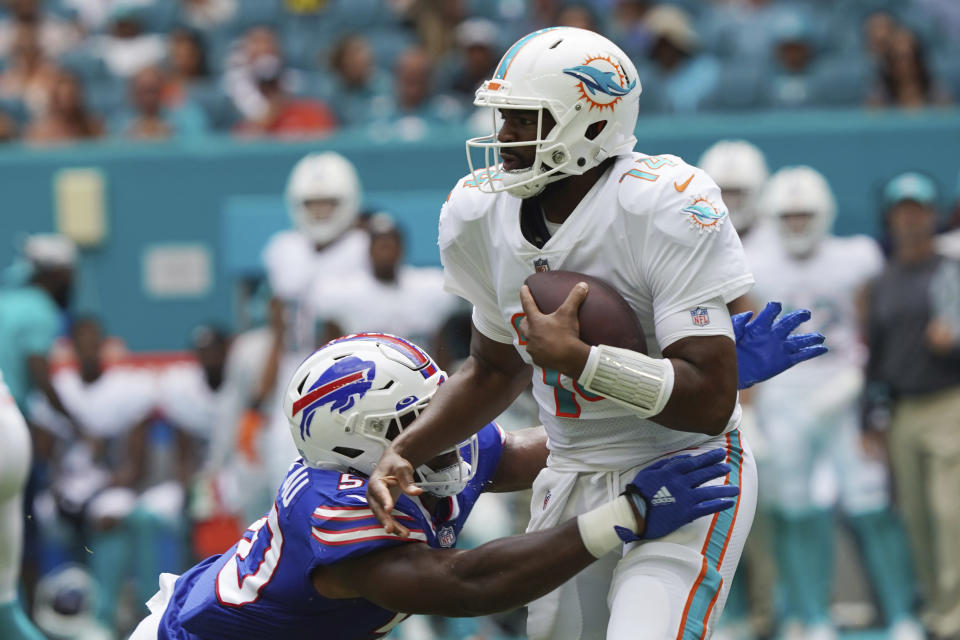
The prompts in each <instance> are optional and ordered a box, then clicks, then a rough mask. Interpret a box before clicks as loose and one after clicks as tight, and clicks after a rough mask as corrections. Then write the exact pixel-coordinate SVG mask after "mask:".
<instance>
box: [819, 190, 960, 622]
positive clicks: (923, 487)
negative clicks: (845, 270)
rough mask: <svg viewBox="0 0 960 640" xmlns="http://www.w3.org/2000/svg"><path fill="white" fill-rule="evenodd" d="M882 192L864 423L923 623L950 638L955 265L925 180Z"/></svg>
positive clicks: (957, 434)
mask: <svg viewBox="0 0 960 640" xmlns="http://www.w3.org/2000/svg"><path fill="white" fill-rule="evenodd" d="M882 195H883V201H882V207H883V221H884V225H885V230H886V236H887V239H888V241H889V244H890V258H889V260H888V262H887V264H886V265H885V267H884V268H883V271H882V273H881V274H880V275H879V276H878V277H877V278H875V279H874V280H873V281H872V282H871V283H870V286H869V289H868V291H867V294H866V313H865V317H866V320H865V323H866V327H867V336H868V344H869V347H870V360H869V363H868V366H867V381H868V383H869V385H870V391H871V397H870V398H869V400H870V401H871V403H872V408H870V407H868V411H867V417H868V421H867V425H866V426H867V427H868V428H869V429H871V431H873V432H874V434H875V436H876V438H875V439H876V440H879V441H881V442H882V441H884V440H885V441H886V444H887V447H886V449H887V452H888V454H889V456H890V461H891V464H892V467H893V479H894V482H895V484H896V490H897V500H898V503H899V506H900V509H901V511H902V512H903V515H904V520H905V521H906V525H907V530H908V532H909V534H910V547H911V550H912V553H913V562H914V566H915V568H916V571H917V574H918V576H919V578H920V584H921V586H922V588H923V598H924V609H923V612H924V613H923V622H924V624H925V626H926V627H927V628H928V629H929V630H930V631H931V632H932V633H933V634H934V635H935V636H936V637H942V638H955V637H957V636H960V551H958V547H957V540H960V510H958V509H957V487H958V486H960V263H958V262H956V261H955V260H952V259H950V258H947V257H944V256H941V255H938V254H937V253H936V251H935V236H934V234H935V232H936V230H937V222H938V214H937V208H936V207H937V188H936V184H935V183H934V182H933V181H932V180H931V179H930V178H929V177H927V176H925V175H923V174H921V173H917V172H907V173H903V174H900V175H898V176H896V177H895V178H893V179H891V180H890V181H889V182H888V183H887V184H886V185H885V187H884V189H883V194H882ZM834 277H836V274H834ZM884 405H886V407H887V409H886V410H884ZM884 417H886V418H888V419H883V418H884Z"/></svg>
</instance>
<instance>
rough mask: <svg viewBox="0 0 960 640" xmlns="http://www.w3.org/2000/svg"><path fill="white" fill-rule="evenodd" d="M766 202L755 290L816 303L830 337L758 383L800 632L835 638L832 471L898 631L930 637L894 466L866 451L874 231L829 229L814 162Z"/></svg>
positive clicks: (780, 551) (876, 258) (765, 473)
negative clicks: (891, 475) (918, 610)
mask: <svg viewBox="0 0 960 640" xmlns="http://www.w3.org/2000/svg"><path fill="white" fill-rule="evenodd" d="M764 204H765V208H766V214H767V215H768V216H769V219H770V223H771V224H772V226H773V228H774V229H775V232H776V237H775V241H774V242H771V243H767V244H765V245H764V246H762V247H760V246H757V247H755V250H754V251H753V252H752V253H751V255H750V261H751V268H752V269H753V273H754V276H755V277H756V279H757V284H756V287H755V288H754V291H753V292H752V295H755V296H757V297H759V298H761V299H776V300H782V301H783V304H784V306H785V307H786V308H788V309H794V308H801V307H804V308H809V309H811V310H812V311H813V318H814V320H813V322H814V323H815V328H816V329H817V330H818V331H820V332H822V333H824V334H825V335H828V336H829V337H830V352H829V353H827V354H826V355H825V356H823V357H821V358H817V359H815V361H813V362H811V363H810V364H809V365H807V366H804V367H798V368H794V369H793V370H791V371H787V372H785V373H783V374H782V375H780V376H777V377H776V378H774V379H772V380H769V381H768V382H766V383H765V384H763V385H760V386H758V387H757V389H756V390H755V391H754V400H755V407H756V411H757V419H758V421H759V424H760V427H761V429H762V430H763V433H764V435H765V437H766V440H767V443H768V446H769V455H768V457H767V460H766V462H767V466H766V468H765V469H764V468H763V467H761V469H760V474H761V482H762V483H763V484H764V486H765V487H766V488H768V489H769V491H770V498H771V499H772V501H773V502H772V508H773V509H774V511H775V514H776V522H777V532H776V536H775V540H776V549H777V558H778V561H779V567H778V568H779V574H780V577H781V580H782V583H783V585H784V587H785V590H786V596H787V597H786V602H787V609H788V610H787V612H786V614H787V617H788V619H790V620H792V621H793V622H794V624H795V623H796V622H797V621H799V622H801V623H802V625H803V628H804V632H803V635H802V636H800V637H806V638H817V639H820V638H833V637H836V631H835V630H834V628H833V623H832V621H831V617H830V609H829V606H830V597H831V584H832V575H833V563H832V562H831V557H832V550H833V545H834V540H833V532H834V525H833V518H832V514H831V509H832V506H833V505H832V500H831V499H830V498H825V497H824V492H823V491H822V490H820V488H819V487H818V486H817V485H818V484H821V483H822V478H823V473H822V472H823V471H824V469H822V468H821V467H826V468H827V469H828V473H829V474H830V476H831V477H832V478H834V479H835V483H836V485H837V486H838V488H839V506H840V508H841V509H842V511H843V512H844V514H845V515H846V517H847V519H848V521H849V523H850V525H851V527H852V529H853V531H854V533H855V534H856V536H857V541H858V543H859V548H860V549H861V550H862V556H863V563H864V566H865V567H866V569H867V570H868V572H869V573H870V576H871V579H872V580H871V583H872V584H873V585H874V586H875V588H876V592H877V599H878V601H879V604H880V606H881V610H882V614H883V617H884V619H885V621H886V623H887V625H888V626H889V627H890V629H891V637H893V638H897V639H900V638H902V639H904V640H906V639H920V638H923V632H922V630H921V628H920V626H919V624H918V623H917V622H916V620H914V618H913V617H912V612H911V605H912V590H911V588H910V585H911V581H910V575H909V573H908V572H906V571H905V570H904V567H905V563H904V559H905V558H904V556H903V555H902V554H898V549H899V548H900V547H902V545H903V540H902V535H901V533H900V528H899V523H898V519H897V517H896V516H895V514H894V512H893V511H892V509H891V505H890V498H889V491H888V487H887V484H888V483H887V473H886V467H885V464H884V463H883V461H881V460H879V459H877V458H875V457H872V456H870V455H868V454H867V452H866V451H864V449H863V447H862V445H861V442H860V437H859V435H860V431H859V428H858V420H859V406H860V405H859V402H860V395H861V393H862V391H863V382H864V381H863V373H862V367H863V364H864V362H865V358H866V354H865V353H864V348H863V343H862V341H861V337H860V330H859V324H858V316H857V309H856V305H855V300H856V297H857V295H858V294H859V292H860V291H861V290H862V289H863V287H864V286H865V285H866V283H867V282H868V281H869V280H870V279H871V278H873V277H874V276H876V274H877V273H878V272H879V270H880V269H881V268H882V264H883V257H882V254H881V253H880V250H879V248H878V246H877V245H876V243H875V242H874V241H873V240H872V239H871V238H868V237H866V236H852V237H847V238H839V237H836V236H833V235H832V234H831V233H830V230H831V228H832V226H833V221H834V218H835V217H836V202H835V200H834V197H833V193H832V192H831V190H830V187H829V185H828V184H827V182H826V179H825V178H824V177H823V176H822V175H821V174H820V173H818V172H817V171H815V170H814V169H811V168H810V167H806V166H798V167H787V168H784V169H781V170H780V171H778V172H777V173H776V174H774V176H773V177H772V178H771V179H770V183H769V184H768V186H767V192H766V195H765V199H764Z"/></svg>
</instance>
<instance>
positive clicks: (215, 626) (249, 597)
mask: <svg viewBox="0 0 960 640" xmlns="http://www.w3.org/2000/svg"><path fill="white" fill-rule="evenodd" d="M477 437H478V439H479V442H478V444H479V447H478V454H477V457H478V462H479V464H478V466H477V471H476V474H475V475H474V477H473V478H472V479H471V480H470V483H469V484H468V485H467V487H466V488H465V489H464V490H463V491H462V492H461V493H460V494H459V495H457V496H456V497H454V498H449V499H442V500H440V501H439V503H438V505H437V507H436V509H435V510H434V513H430V512H428V511H427V509H425V508H424V507H423V505H422V504H421V502H420V500H419V499H417V498H410V497H409V496H406V495H401V496H400V499H399V500H398V501H397V506H396V507H395V510H394V512H393V513H394V516H395V517H396V518H397V519H398V520H400V521H401V522H403V524H404V525H405V526H406V527H407V528H408V529H410V537H409V538H407V539H406V540H403V539H401V538H399V537H397V536H394V535H388V534H387V533H386V531H384V529H383V527H381V526H380V523H379V522H377V519H376V518H375V517H374V515H373V512H372V511H371V510H370V508H369V507H368V506H367V502H366V497H365V493H366V485H367V479H366V478H365V477H363V476H357V475H353V474H349V473H340V472H339V471H331V470H322V469H314V468H311V467H308V466H306V465H305V464H304V463H303V461H302V460H298V461H297V462H295V463H294V464H293V465H292V466H291V467H290V471H288V472H287V476H286V478H285V479H284V482H283V484H282V485H281V487H280V489H279V490H278V491H277V496H276V499H275V501H274V506H273V508H272V509H271V510H270V511H269V512H268V513H267V515H265V516H264V517H263V518H260V519H259V520H257V521H256V522H254V523H253V524H252V525H250V528H249V529H247V531H246V532H245V533H244V534H243V537H242V538H241V539H240V541H239V542H237V544H236V545H234V546H233V547H232V548H231V549H230V550H229V551H227V552H226V553H224V554H222V555H219V556H211V557H209V558H207V559H206V560H204V561H202V562H200V563H199V564H197V565H196V566H194V567H193V568H191V569H189V570H188V571H187V572H185V573H184V574H183V575H181V576H180V577H179V578H178V579H177V582H176V585H175V588H174V592H173V595H172V596H171V598H170V602H169V603H168V605H167V609H166V611H165V613H164V614H163V618H162V620H161V623H160V630H159V637H160V638H161V639H167V638H169V639H171V640H193V639H200V638H204V639H211V640H212V639H219V638H224V639H226V638H232V639H236V638H256V639H257V640H262V639H263V638H284V640H296V639H299V638H303V639H304V640H306V639H308V638H309V639H311V640H312V639H315V638H324V639H325V640H338V639H343V640H347V639H351V640H353V639H359V638H380V637H383V636H384V635H386V634H387V633H389V632H390V630H391V629H392V628H393V627H395V626H396V625H397V624H399V623H400V622H401V621H403V619H404V618H406V617H407V616H406V614H403V613H397V612H394V611H388V610H387V609H384V608H382V607H379V606H377V605H375V604H374V603H372V602H370V601H368V600H364V599H362V598H353V599H336V600H332V599H327V598H324V597H322V596H321V595H320V594H318V593H317V592H316V590H314V588H313V584H312V582H311V578H310V577H311V573H312V572H313V570H314V569H315V568H317V567H318V566H321V565H329V564H333V563H336V562H340V561H342V560H345V559H347V558H351V557H356V556H361V555H363V554H366V553H370V552H371V551H375V550H377V549H383V548H385V547H390V546H394V545H398V544H416V543H426V544H428V545H430V546H431V547H438V548H441V547H444V548H445V547H452V546H454V545H455V544H456V541H457V536H458V535H459V534H460V530H461V529H462V527H463V524H464V522H465V521H466V519H467V516H468V515H469V514H470V511H471V510H472V509H473V505H474V504H475V503H476V501H477V498H478V497H479V496H480V493H481V492H482V491H483V487H484V486H485V485H486V484H487V483H488V482H489V481H490V479H491V478H492V476H493V473H494V471H495V470H496V468H497V464H498V462H499V460H500V454H501V452H502V448H503V439H504V436H503V432H502V431H501V430H500V427H498V426H497V425H495V424H493V423H491V424H488V425H487V426H485V427H484V428H483V429H482V430H481V431H480V432H479V433H478V434H477ZM463 455H464V458H465V459H467V460H468V461H469V455H470V453H469V450H468V448H466V447H465V448H464V454H463ZM471 462H472V461H471Z"/></svg>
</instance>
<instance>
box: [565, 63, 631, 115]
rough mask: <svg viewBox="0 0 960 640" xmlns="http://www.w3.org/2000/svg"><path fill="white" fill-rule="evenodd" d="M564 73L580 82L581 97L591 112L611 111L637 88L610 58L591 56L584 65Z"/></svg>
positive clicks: (566, 70) (571, 68) (578, 86)
mask: <svg viewBox="0 0 960 640" xmlns="http://www.w3.org/2000/svg"><path fill="white" fill-rule="evenodd" d="M563 72H564V73H565V74H567V75H568V76H572V77H574V78H576V79H577V80H579V81H580V82H579V83H578V84H577V89H578V90H579V91H580V97H581V98H583V99H584V100H586V101H587V102H588V103H589V104H590V110H591V111H593V110H594V109H600V110H601V111H602V110H603V109H610V110H611V111H612V110H613V107H614V106H615V105H616V104H617V103H618V102H620V101H621V100H623V96H625V95H627V94H628V93H630V92H631V91H632V90H633V88H634V87H636V86H637V79H636V78H633V79H632V80H631V79H630V78H628V77H627V76H626V74H625V73H624V72H623V68H622V67H621V66H620V65H619V64H617V63H616V62H614V61H613V59H612V58H610V56H591V57H589V58H587V59H586V61H584V63H583V64H581V65H577V66H576V67H570V68H569V69H564V70H563Z"/></svg>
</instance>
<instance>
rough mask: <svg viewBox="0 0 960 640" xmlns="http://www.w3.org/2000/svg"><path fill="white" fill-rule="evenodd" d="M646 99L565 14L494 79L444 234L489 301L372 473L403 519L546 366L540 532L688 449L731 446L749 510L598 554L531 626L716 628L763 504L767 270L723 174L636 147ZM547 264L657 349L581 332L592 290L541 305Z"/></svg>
mask: <svg viewBox="0 0 960 640" xmlns="http://www.w3.org/2000/svg"><path fill="white" fill-rule="evenodd" d="M639 94H640V81H639V79H638V77H637V71H636V69H635V68H634V65H633V64H632V62H631V61H630V60H629V58H628V57H627V56H626V55H625V54H624V53H623V52H622V51H621V50H620V49H619V48H618V47H617V46H616V45H614V44H613V43H612V42H610V41H609V40H607V39H606V38H604V37H602V36H600V35H598V34H596V33H593V32H589V31H584V30H580V29H575V28H566V27H558V28H548V29H543V30H540V31H536V32H533V33H531V34H529V35H527V36H525V37H523V38H521V39H520V40H519V41H517V42H516V43H515V44H514V45H513V46H512V47H511V48H510V49H509V50H508V51H507V52H506V53H505V54H504V56H503V58H502V59H501V61H500V63H499V65H498V67H497V69H496V71H495V72H494V75H493V77H492V78H491V79H490V80H488V81H486V82H484V84H483V86H482V87H481V88H480V89H478V90H477V94H476V101H475V104H476V105H477V106H480V107H488V108H490V110H491V112H492V117H493V118H494V120H493V130H492V133H491V134H490V135H489V136H486V137H482V138H475V139H472V140H469V141H468V142H467V157H468V163H469V165H470V168H471V173H470V174H468V175H467V176H466V177H464V178H462V179H461V180H460V181H459V182H458V183H457V184H456V186H454V188H453V190H452V191H451V193H450V195H449V197H448V198H447V201H446V203H445V204H444V206H443V208H442V210H441V214H440V231H439V245H440V252H441V258H442V261H443V266H444V275H445V285H446V287H447V289H448V290H450V291H452V292H453V293H456V294H458V295H460V296H461V297H463V298H465V299H467V300H468V301H470V302H471V303H472V304H473V337H472V344H471V356H470V357H469V359H468V360H467V361H466V363H465V364H464V366H463V367H462V368H461V369H460V371H459V372H458V373H457V374H456V375H454V376H453V377H452V378H451V379H450V380H449V381H448V383H447V384H445V385H444V387H443V388H442V389H441V391H440V392H439V393H438V394H437V397H436V398H435V400H434V401H433V403H432V404H431V409H430V411H429V412H427V413H426V414H425V415H424V416H423V417H421V418H420V419H418V421H417V422H415V423H414V424H413V425H412V426H411V427H410V428H409V429H407V430H405V431H404V433H403V434H401V435H400V436H399V437H398V438H396V439H395V440H394V441H393V442H392V444H391V446H390V447H389V448H388V449H387V451H386V452H385V454H384V457H383V458H382V459H381V461H380V463H378V466H377V468H376V469H375V471H374V473H373V474H372V476H371V480H370V483H369V490H368V496H367V497H368V500H369V503H370V506H371V508H372V509H373V510H374V512H375V513H376V514H377V515H378V517H379V519H380V521H381V522H382V523H384V526H385V529H386V530H387V531H390V532H400V533H403V532H404V531H405V530H406V529H407V527H406V526H405V525H404V524H403V523H401V522H399V521H398V520H397V519H396V518H395V517H393V516H391V515H390V510H391V509H392V508H393V505H394V500H395V498H396V496H397V495H398V494H399V492H400V491H401V490H402V491H405V492H407V493H416V492H417V491H419V489H418V488H417V487H416V485H415V484H414V479H415V478H414V469H415V468H416V466H417V465H419V464H422V463H423V462H424V461H425V460H427V459H429V458H430V457H432V456H433V455H435V454H436V452H437V451H438V450H440V449H442V448H444V447H449V446H451V445H454V444H456V443H457V442H460V441H462V440H463V439H464V438H465V437H467V436H468V435H469V434H471V433H473V432H475V431H477V430H478V429H480V428H481V427H482V426H483V425H484V424H486V423H487V422H488V421H489V420H490V419H492V418H493V417H495V416H496V415H498V414H499V413H500V412H501V411H503V410H504V409H505V408H506V407H507V406H508V405H509V404H510V403H511V402H512V400H513V399H514V398H515V397H516V395H517V394H518V393H519V392H520V390H522V389H523V388H524V387H525V386H526V384H528V383H529V381H530V380H531V378H532V381H533V390H534V396H535V398H536V399H537V402H538V404H539V412H540V419H541V422H542V423H543V425H544V427H545V429H546V434H547V443H548V447H549V450H550V455H549V458H548V461H547V467H546V468H545V469H544V470H543V471H542V472H541V473H540V474H539V476H538V477H537V479H536V481H535V482H534V485H533V497H532V500H531V520H530V524H529V527H528V531H529V532H534V531H541V530H544V529H547V528H549V527H553V526H555V525H556V524H557V523H559V522H562V521H564V520H566V519H568V518H570V517H574V516H577V515H579V514H582V513H584V512H587V511H589V510H592V509H595V508H597V507H598V506H600V505H602V504H605V503H606V502H607V501H609V500H610V499H612V498H614V497H616V496H617V495H619V493H620V492H621V491H622V490H623V486H624V485H625V483H627V482H629V479H630V478H632V477H633V476H634V475H635V474H636V473H637V472H638V471H639V470H641V469H643V468H645V467H648V466H649V465H653V464H656V463H657V462H658V461H659V460H662V459H663V458H664V457H665V456H667V455H669V454H671V453H673V452H677V451H680V450H685V451H691V452H701V451H710V450H722V451H723V452H725V454H726V457H727V460H728V461H729V463H730V466H731V471H730V473H729V474H728V475H727V476H726V478H725V479H724V482H725V483H727V484H730V485H734V486H736V487H738V488H739V490H740V492H739V496H738V498H737V500H736V505H735V507H734V508H733V509H730V510H729V511H725V512H723V513H721V514H720V515H718V516H716V517H713V518H703V519H701V520H695V521H693V522H691V523H690V524H688V525H686V526H685V527H682V528H680V529H678V530H677V531H676V532H674V533H673V534H671V535H669V536H666V537H664V538H662V539H659V540H656V541H650V542H645V541H637V542H634V543H631V544H628V545H627V546H626V547H625V548H624V549H623V550H620V549H617V550H615V552H605V553H603V554H602V555H600V556H598V561H597V562H595V563H594V564H592V565H590V567H588V568H587V569H586V570H585V571H583V572H581V573H579V574H578V575H577V576H575V577H574V578H572V579H571V580H569V581H568V582H566V583H565V584H564V585H563V586H562V587H560V588H559V589H557V590H555V591H553V592H551V593H549V594H547V595H545V596H544V597H542V598H539V599H538V600H536V601H534V602H532V603H531V604H530V605H529V615H528V624H527V632H528V636H529V637H530V638H532V639H540V638H552V639H567V638H569V639H571V640H572V639H575V638H577V639H587V638H604V637H606V638H618V639H619V638H627V637H629V638H633V639H635V638H657V639H663V638H668V637H669V638H698V637H708V636H709V635H710V630H711V628H712V624H713V622H714V621H715V620H716V619H717V618H718V617H719V615H720V612H721V611H722V609H723V606H724V602H725V599H726V595H727V592H728V590H729V587H730V582H731V580H732V578H733V574H734V570H735V569H736V566H737V562H738V561H739V558H740V554H741V550H742V546H743V541H744V539H745V537H746V535H747V532H748V531H749V529H750V523H751V520H752V517H753V512H754V507H755V503H756V495H757V484H756V468H755V464H754V460H753V457H752V455H751V453H750V448H749V446H748V445H747V443H746V442H745V440H744V439H743V437H742V436H741V434H740V433H739V431H738V430H737V426H738V424H739V420H740V408H739V406H738V403H737V388H738V362H737V350H736V346H735V332H734V326H733V323H732V322H731V318H730V316H729V314H728V311H727V306H726V305H727V303H728V302H730V301H731V300H733V299H735V298H737V297H738V296H741V295H743V294H744V293H746V292H747V291H748V290H749V289H750V287H751V286H752V284H753V277H752V276H751V274H750V272H749V270H748V269H747V266H746V260H745V258H744V254H743V249H742V247H741V244H740V241H739V239H738V237H737V234H736V232H735V231H734V229H733V227H732V225H731V224H730V223H729V220H728V219H727V218H728V215H727V210H726V208H725V206H724V204H723V202H722V200H721V197H720V190H719V189H718V187H717V186H716V184H715V183H714V182H713V181H712V180H711V179H710V178H709V176H707V174H706V173H704V172H703V171H702V170H700V169H697V168H695V167H693V166H690V165H688V164H686V163H685V162H684V161H683V160H682V159H680V158H679V157H676V156H672V155H659V156H650V155H645V154H642V153H637V152H634V151H633V147H634V145H635V144H636V138H635V137H634V133H633V132H634V128H635V126H636V124H637V115H638V97H639ZM496 118H500V120H499V121H498V120H496ZM545 269H563V270H568V271H576V272H581V273H588V274H590V275H592V276H595V277H599V278H601V279H603V280H605V281H606V282H608V283H610V284H611V285H613V286H614V287H615V288H616V289H617V290H618V291H619V292H620V294H621V295H622V296H623V297H624V298H625V299H626V301H627V302H628V303H629V304H630V306H631V307H632V308H633V310H634V311H635V313H636V314H637V317H638V318H639V320H640V323H641V325H642V327H643V329H644V332H645V334H646V336H647V342H648V344H647V354H642V353H638V352H634V351H629V350H624V349H618V348H614V347H610V346H606V345H600V346H595V347H590V346H588V345H587V344H585V343H584V342H582V341H581V340H580V339H579V337H578V324H577V308H578V306H579V304H580V303H581V302H582V300H583V299H584V297H585V296H586V287H585V285H582V284H581V285H578V286H577V287H575V288H574V289H573V291H571V293H570V295H569V297H568V298H567V301H566V302H565V303H564V304H563V305H561V307H560V308H559V309H558V310H557V311H556V312H555V313H553V314H550V315H544V314H542V313H540V312H539V310H538V309H537V307H536V305H535V303H534V302H533V299H532V297H531V296H530V293H529V291H528V290H527V289H526V288H525V287H524V286H523V283H524V280H525V279H526V278H527V277H528V276H529V275H531V274H532V273H534V272H535V271H537V270H545ZM761 315H762V314H761ZM806 355H815V354H814V353H812V352H810V353H807V354H806ZM670 499H671V496H670V495H666V494H661V495H658V496H656V497H655V498H654V502H656V501H658V500H659V501H669V500H670Z"/></svg>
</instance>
